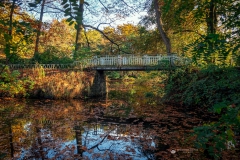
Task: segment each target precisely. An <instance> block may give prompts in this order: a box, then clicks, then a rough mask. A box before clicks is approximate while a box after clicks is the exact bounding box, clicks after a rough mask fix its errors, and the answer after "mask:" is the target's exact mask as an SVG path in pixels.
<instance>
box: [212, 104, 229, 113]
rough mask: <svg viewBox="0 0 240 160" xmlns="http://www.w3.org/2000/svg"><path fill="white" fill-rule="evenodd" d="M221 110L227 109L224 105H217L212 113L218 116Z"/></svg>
mask: <svg viewBox="0 0 240 160" xmlns="http://www.w3.org/2000/svg"><path fill="white" fill-rule="evenodd" d="M223 108H227V105H226V104H225V103H218V104H215V105H214V106H213V112H215V113H218V114H220V113H221V111H222V109H223Z"/></svg>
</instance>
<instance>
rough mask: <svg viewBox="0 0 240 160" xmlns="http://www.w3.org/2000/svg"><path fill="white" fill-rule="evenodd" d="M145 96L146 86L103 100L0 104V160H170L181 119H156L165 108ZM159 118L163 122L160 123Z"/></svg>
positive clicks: (125, 88)
mask: <svg viewBox="0 0 240 160" xmlns="http://www.w3.org/2000/svg"><path fill="white" fill-rule="evenodd" d="M146 93H148V91H146V87H141V86H137V87H136V86H134V85H133V84H125V85H122V86H121V84H119V86H118V89H116V88H115V89H114V90H110V91H109V94H108V96H107V97H106V98H104V99H89V100H85V101H81V100H71V101H61V100H57V101H54V100H16V99H0V159H18V160H24V159H33V160H35V159H36V160H38V159H54V160H55V159H59V160H61V159H90V160H93V159H99V160H100V159H103V160H105V159H106V160H107V159H113V160H114V159H133V160H147V159H157V153H158V156H159V155H161V154H162V155H164V154H167V155H170V156H171V153H169V150H170V149H171V147H176V145H178V142H177V141H178V139H177V138H176V137H175V141H174V138H173V136H180V135H181V133H182V132H181V131H183V129H184V128H181V129H180V127H179V126H178V124H177V121H180V119H181V118H182V119H186V118H184V117H183V116H182V115H181V114H177V113H176V112H175V111H174V112H171V114H170V115H166V114H165V113H162V114H161V111H162V110H167V109H166V108H164V107H162V106H160V105H159V104H158V102H157V99H156V97H154V94H153V93H152V92H151V94H150V92H149V94H147V95H148V96H146ZM149 95H151V96H149ZM168 109H169V108H168ZM173 115H175V116H173ZM164 116H165V117H166V116H167V118H166V119H168V122H167V121H163V119H164V118H163V117H164ZM161 117H162V120H161V123H160V122H159V119H161ZM169 117H171V118H169ZM191 121H192V120H191ZM192 122H193V121H192ZM171 124H175V125H171ZM171 126H172V127H171ZM170 128H171V130H169V129H170ZM187 128H188V126H187V127H185V130H186V129H187ZM185 130H184V131H185ZM180 137H181V136H180ZM168 138H169V139H168ZM181 138H183V137H181ZM171 145H172V146H171ZM186 145H188V144H186Z"/></svg>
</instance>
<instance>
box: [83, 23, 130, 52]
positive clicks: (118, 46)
mask: <svg viewBox="0 0 240 160" xmlns="http://www.w3.org/2000/svg"><path fill="white" fill-rule="evenodd" d="M83 26H84V27H89V28H92V29H94V30H96V31H98V32H100V33H101V34H102V35H103V36H104V37H105V38H107V40H109V41H110V42H111V43H112V44H114V45H116V46H117V48H118V50H119V51H122V52H124V53H127V54H130V53H129V52H126V51H124V50H121V49H120V45H119V44H117V43H116V42H114V41H113V40H112V39H111V38H109V37H108V36H107V35H106V34H105V33H104V32H103V31H101V30H100V29H98V28H96V27H93V26H91V25H83Z"/></svg>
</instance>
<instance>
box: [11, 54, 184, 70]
mask: <svg viewBox="0 0 240 160" xmlns="http://www.w3.org/2000/svg"><path fill="white" fill-rule="evenodd" d="M188 62H189V61H188V60H187V59H185V58H180V57H178V56H175V55H171V56H162V55H156V56H150V55H107V56H94V57H92V58H88V59H83V60H81V61H75V62H74V63H69V64H9V65H8V66H9V67H10V68H12V69H21V68H39V67H42V68H45V69H61V68H88V67H103V66H116V67H119V66H154V65H161V66H164V65H165V66H182V65H185V64H187V63H188Z"/></svg>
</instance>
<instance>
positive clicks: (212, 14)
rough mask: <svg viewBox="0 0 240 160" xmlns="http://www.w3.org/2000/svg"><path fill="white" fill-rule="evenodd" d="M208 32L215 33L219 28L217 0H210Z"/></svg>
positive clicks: (207, 16) (207, 20)
mask: <svg viewBox="0 0 240 160" xmlns="http://www.w3.org/2000/svg"><path fill="white" fill-rule="evenodd" d="M206 22H207V33H211V34H215V33H216V28H217V15H216V6H215V0H211V1H210V6H209V12H207V13H206Z"/></svg>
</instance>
